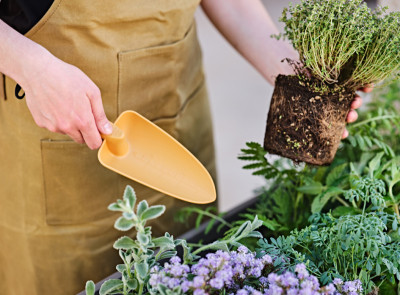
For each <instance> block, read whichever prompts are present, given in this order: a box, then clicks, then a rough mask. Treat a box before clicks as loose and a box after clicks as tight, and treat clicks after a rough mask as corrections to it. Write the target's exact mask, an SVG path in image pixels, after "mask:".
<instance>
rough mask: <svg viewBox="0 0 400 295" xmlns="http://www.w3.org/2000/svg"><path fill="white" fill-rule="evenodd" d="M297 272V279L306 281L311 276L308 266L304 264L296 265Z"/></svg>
mask: <svg viewBox="0 0 400 295" xmlns="http://www.w3.org/2000/svg"><path fill="white" fill-rule="evenodd" d="M295 272H296V273H297V277H298V278H299V279H304V278H306V277H308V276H309V273H308V271H307V269H306V266H305V264H303V263H301V264H297V265H296V268H295Z"/></svg>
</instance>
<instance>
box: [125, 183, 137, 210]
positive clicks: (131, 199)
mask: <svg viewBox="0 0 400 295" xmlns="http://www.w3.org/2000/svg"><path fill="white" fill-rule="evenodd" d="M124 200H125V201H128V204H129V207H130V208H131V209H132V210H133V209H134V207H135V203H136V193H135V191H134V189H133V188H132V187H131V186H130V185H127V186H126V188H125V191H124Z"/></svg>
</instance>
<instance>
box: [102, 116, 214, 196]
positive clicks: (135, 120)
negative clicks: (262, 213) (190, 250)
mask: <svg viewBox="0 0 400 295" xmlns="http://www.w3.org/2000/svg"><path fill="white" fill-rule="evenodd" d="M102 137H103V138H104V141H103V144H102V146H101V147H100V149H99V152H98V158H99V161H100V163H101V164H102V165H103V166H105V167H106V168H108V169H111V170H113V171H115V172H117V173H119V174H121V175H123V176H125V177H128V178H130V179H132V180H134V181H137V182H139V183H141V184H143V185H146V186H148V187H151V188H153V189H155V190H158V191H160V192H162V193H164V194H167V195H170V196H172V197H175V198H178V199H180V200H184V201H187V202H191V203H196V204H206V203H211V202H213V201H214V200H215V199H216V190H215V186H214V182H213V180H212V178H211V176H210V174H209V173H208V171H207V170H206V168H205V167H204V166H203V165H202V164H201V163H200V162H199V160H197V159H196V157H195V156H193V155H192V154H191V153H190V152H189V151H188V150H187V149H186V148H185V147H184V146H183V145H182V144H180V143H179V142H178V141H177V140H175V139H174V138H173V137H172V136H170V135H169V134H168V133H166V132H165V131H164V130H162V129H161V128H160V127H158V126H157V125H155V124H154V123H152V122H150V121H149V120H147V119H146V118H144V117H143V116H141V115H139V114H138V113H136V112H133V111H126V112H123V113H122V114H121V115H120V116H119V117H118V119H117V120H116V121H115V123H114V126H113V132H112V134H109V135H102Z"/></svg>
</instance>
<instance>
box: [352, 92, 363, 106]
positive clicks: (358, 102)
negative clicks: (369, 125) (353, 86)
mask: <svg viewBox="0 0 400 295" xmlns="http://www.w3.org/2000/svg"><path fill="white" fill-rule="evenodd" d="M362 103H363V101H362V98H361V97H360V96H359V95H356V97H355V98H354V100H353V102H352V103H351V109H352V110H356V109H358V108H359V107H361V105H362Z"/></svg>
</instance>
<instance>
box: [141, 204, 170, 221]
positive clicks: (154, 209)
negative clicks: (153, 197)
mask: <svg viewBox="0 0 400 295" xmlns="http://www.w3.org/2000/svg"><path fill="white" fill-rule="evenodd" d="M164 211H165V206H163V205H156V206H151V207H150V208H147V209H146V210H145V211H144V212H143V214H142V217H141V219H142V220H149V219H154V218H157V217H159V216H161V215H162V214H163V213H164Z"/></svg>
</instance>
